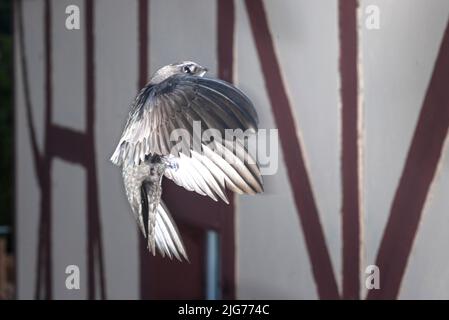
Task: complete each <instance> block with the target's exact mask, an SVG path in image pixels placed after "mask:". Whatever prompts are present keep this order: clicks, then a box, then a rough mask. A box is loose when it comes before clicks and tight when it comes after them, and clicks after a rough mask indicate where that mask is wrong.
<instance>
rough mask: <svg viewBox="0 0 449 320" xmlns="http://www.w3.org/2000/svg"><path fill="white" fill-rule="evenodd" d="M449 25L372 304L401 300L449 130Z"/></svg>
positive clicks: (411, 151) (379, 261) (378, 261)
mask: <svg viewBox="0 0 449 320" xmlns="http://www.w3.org/2000/svg"><path fill="white" fill-rule="evenodd" d="M448 83H449V21H448V24H447V26H446V30H445V32H444V35H443V39H442V42H441V46H440V49H439V53H438V57H437V59H436V62H435V66H434V69H433V73H432V77H431V80H430V82H429V86H428V88H427V92H426V95H425V99H424V102H423V105H422V108H421V112H420V114H419V118H418V122H417V125H416V129H415V132H414V135H413V138H412V142H411V145H410V148H409V151H408V155H407V159H406V161H405V166H404V169H403V171H402V175H401V178H400V181H399V185H398V188H397V190H396V194H395V197H394V200H393V204H392V207H391V211H390V217H389V219H388V222H387V226H386V228H385V231H384V234H383V238H382V242H381V244H380V248H379V252H378V254H377V259H376V265H377V266H378V267H379V269H380V274H381V276H380V289H379V290H371V291H370V292H369V293H368V295H367V298H368V299H395V298H397V297H398V294H399V289H400V286H401V282H402V278H403V276H404V273H405V269H406V266H407V262H408V258H409V256H410V252H411V249H412V246H413V241H414V239H415V236H416V232H417V230H418V225H419V222H420V220H421V215H422V211H423V207H424V204H425V201H426V198H427V195H428V193H429V189H430V185H431V183H432V181H433V179H434V176H435V172H436V169H437V166H438V162H439V160H440V157H441V153H442V149H443V144H444V141H445V139H446V137H447V133H448V127H449V90H448Z"/></svg>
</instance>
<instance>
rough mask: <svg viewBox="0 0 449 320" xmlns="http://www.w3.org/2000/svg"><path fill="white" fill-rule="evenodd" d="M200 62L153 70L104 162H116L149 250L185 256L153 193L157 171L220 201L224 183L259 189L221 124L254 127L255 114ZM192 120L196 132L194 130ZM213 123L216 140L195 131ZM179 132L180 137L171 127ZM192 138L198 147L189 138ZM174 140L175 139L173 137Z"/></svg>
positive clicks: (255, 169)
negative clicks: (109, 160)
mask: <svg viewBox="0 0 449 320" xmlns="http://www.w3.org/2000/svg"><path fill="white" fill-rule="evenodd" d="M206 72H207V69H206V68H204V67H202V66H200V65H199V64H197V63H194V62H191V61H184V62H181V63H174V64H170V65H167V66H164V67H162V68H160V69H159V70H157V71H156V72H155V73H154V75H153V76H152V77H151V79H150V81H149V82H148V84H147V85H146V86H145V87H144V88H143V89H142V90H141V91H140V92H139V93H138V94H137V96H136V98H135V100H134V102H133V103H132V105H131V110H130V112H129V116H128V120H127V122H126V125H125V128H124V130H123V133H122V136H121V138H120V141H119V143H118V145H117V147H116V149H115V151H114V153H113V155H112V157H111V161H112V162H113V163H114V164H115V165H117V166H120V167H121V168H122V175H123V181H124V185H125V191H126V195H127V198H128V201H129V203H130V205H131V209H132V212H133V215H134V218H135V219H136V221H137V224H138V226H139V228H140V230H141V231H142V233H143V235H144V236H145V237H146V238H147V243H148V249H149V251H151V253H152V254H153V255H155V253H156V248H157V249H158V251H159V252H160V253H161V255H162V256H165V255H167V256H169V257H170V258H172V257H176V258H177V259H178V260H182V258H184V259H186V260H188V256H187V252H186V249H185V247H184V244H183V241H182V238H181V236H180V234H179V231H178V229H177V227H176V224H175V222H174V220H173V218H172V216H171V215H170V212H169V211H168V209H167V207H166V205H165V204H164V202H163V201H162V199H161V195H162V187H161V182H162V179H163V177H164V176H165V177H166V178H168V179H171V180H173V181H174V182H175V183H176V184H177V185H179V186H182V187H184V188H186V189H187V190H190V191H195V192H197V193H199V194H201V195H204V196H209V197H210V198H212V199H213V200H215V201H218V199H221V200H223V201H224V202H226V203H229V202H228V199H227V197H226V193H225V190H226V188H228V189H230V190H232V191H234V192H236V193H240V194H256V193H260V192H262V191H263V182H262V177H261V173H260V170H259V165H258V163H257V161H255V160H254V159H253V158H252V157H251V155H250V154H249V152H248V150H247V148H246V147H245V144H244V141H243V138H242V137H241V136H240V137H238V136H237V137H236V138H235V139H232V140H230V139H226V135H225V131H226V130H229V129H233V130H237V132H253V133H254V132H256V131H257V125H258V117H257V113H256V111H255V109H254V106H253V104H252V103H251V101H250V100H249V98H248V97H247V96H246V95H245V94H244V93H243V92H241V91H240V90H239V89H237V88H236V87H235V86H233V85H232V84H230V83H227V82H225V81H222V80H219V79H212V78H206V77H203V76H204V75H205V74H206ZM195 122H199V123H200V132H199V133H198V132H197V133H195V130H194V127H195ZM208 129H209V130H216V131H215V132H218V133H220V134H221V135H222V137H224V138H223V139H222V140H221V141H217V140H215V139H211V141H208V142H206V141H203V139H201V137H198V135H202V134H203V133H205V132H206V130H208ZM238 130H241V131H238ZM176 132H181V133H182V134H181V135H180V136H179V137H180V138H181V139H178V140H176V139H173V137H172V133H176ZM195 139H199V140H196V141H199V148H195V147H194V145H195V142H194V143H193V144H192V143H191V142H192V140H194V141H195ZM179 140H180V141H179Z"/></svg>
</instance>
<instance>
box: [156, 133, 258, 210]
mask: <svg viewBox="0 0 449 320" xmlns="http://www.w3.org/2000/svg"><path fill="white" fill-rule="evenodd" d="M202 150H203V151H202V152H197V151H192V152H191V155H190V156H187V155H184V154H183V153H180V156H179V157H175V156H169V158H168V161H169V162H170V166H169V167H167V168H166V169H165V172H164V175H165V176H166V177H167V178H169V179H171V180H173V181H174V182H175V183H176V184H177V185H179V186H182V187H184V188H185V189H187V190H189V191H195V192H197V193H199V194H201V195H204V196H206V195H207V196H209V197H211V198H212V199H213V200H215V201H217V200H218V198H217V197H219V198H221V199H222V200H223V201H225V202H226V203H229V201H228V199H227V197H226V194H225V189H226V188H228V189H230V190H232V191H234V192H237V193H240V194H243V193H247V194H255V193H260V192H262V191H263V184H262V176H261V174H260V169H259V166H258V164H257V162H256V161H255V160H254V159H253V158H252V157H251V155H250V154H249V153H248V151H247V150H246V148H245V147H244V146H243V144H241V143H240V142H239V141H238V140H237V141H236V142H235V144H233V143H232V142H229V141H224V143H223V144H219V143H217V144H213V145H211V144H209V145H204V144H203V145H202Z"/></svg>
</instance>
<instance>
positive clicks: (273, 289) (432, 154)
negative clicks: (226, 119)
mask: <svg viewBox="0 0 449 320" xmlns="http://www.w3.org/2000/svg"><path fill="white" fill-rule="evenodd" d="M73 6H75V9H74V7H73ZM0 14H1V22H0V28H1V29H0V32H1V34H0V45H1V49H0V50H1V51H0V94H1V109H0V121H1V123H0V130H1V136H0V138H1V195H0V196H1V203H2V206H1V214H0V297H1V298H17V299H160V298H169V299H177V298H191V299H339V298H342V299H365V298H368V299H410V298H412V299H413V298H416V299H448V298H449V271H448V270H449V268H448V267H449V252H448V250H447V243H448V242H449V233H448V232H447V230H448V228H449V219H448V216H447V214H448V211H449V198H448V197H447V196H446V195H447V192H448V190H449V158H448V156H449V155H448V152H449V151H448V148H447V143H446V141H447V131H448V130H447V129H448V126H449V90H447V84H448V83H449V31H448V27H447V26H448V18H449V2H447V1H446V0H428V1H423V0H397V1H388V0H359V1H357V0H332V1H330V0H320V1H316V0H284V1H274V0H263V1H262V0H246V1H243V0H242V1H240V0H235V1H232V0H188V1H185V0H164V1H162V0H129V1H119V0H58V1H56V0H15V1H6V0H3V1H1V3H0ZM77 18H79V28H78V27H76V23H75V22H76V21H77V20H76V19H77ZM74 19H75V20H74ZM13 39H14V40H13ZM183 60H193V61H195V62H197V63H199V64H201V65H203V66H206V67H207V68H208V69H209V70H210V75H211V76H216V77H219V78H221V79H225V80H227V81H229V82H233V83H234V84H235V85H237V86H238V87H239V88H241V89H242V90H243V91H244V92H245V93H247V95H248V96H249V97H250V98H251V99H252V100H253V102H254V104H255V106H256V109H257V111H258V114H259V118H260V128H262V129H277V130H278V131H277V132H278V137H279V146H278V148H274V150H272V153H273V154H272V156H273V158H272V159H277V161H278V162H277V163H278V165H277V171H276V172H275V174H273V175H269V176H265V177H264V181H265V193H264V194H261V195H257V196H233V197H232V201H231V204H230V205H225V204H223V203H215V202H213V201H212V200H210V199H206V198H205V197H202V196H200V195H197V194H193V193H191V192H188V191H186V190H182V189H181V188H179V187H177V186H175V185H174V184H173V183H171V182H169V181H164V185H163V188H164V195H163V197H164V201H165V203H166V204H167V206H168V208H169V209H170V211H171V212H172V214H173V215H174V217H175V220H176V222H177V224H178V226H179V229H180V231H181V234H182V237H183V239H184V241H185V242H186V245H187V250H188V252H189V256H190V263H180V262H178V261H170V260H169V259H163V258H161V257H159V256H157V257H152V256H151V255H150V254H149V253H148V252H147V251H146V250H145V244H144V243H143V241H142V240H143V239H142V237H141V236H140V234H139V233H138V230H137V227H136V224H135V222H134V220H133V218H132V215H131V212H130V208H129V205H128V203H127V201H126V198H125V193H124V190H123V186H122V181H121V174H120V171H119V169H118V168H116V167H114V166H113V165H112V163H110V161H109V158H110V155H111V153H112V152H113V150H114V148H115V145H116V143H117V141H118V139H119V137H120V133H121V131H122V128H123V125H124V123H125V120H126V117H127V113H128V111H129V105H130V103H131V101H132V100H133V98H134V96H135V94H136V92H138V90H139V88H141V87H142V86H143V85H144V84H145V83H146V82H147V81H148V79H149V77H150V75H151V74H152V73H153V72H154V71H155V70H157V69H158V68H159V67H161V66H164V65H166V64H169V63H173V62H176V61H183ZM13 94H14V96H13ZM267 143H268V141H267ZM13 150H14V152H13ZM273 161H275V160H273ZM13 261H15V263H13ZM69 266H76V267H77V268H78V269H79V282H80V287H79V289H71V288H68V287H67V285H66V279H67V277H68V276H69V272H68V271H67V270H68V269H67V267H69ZM373 266H374V267H373ZM373 270H374V271H373ZM373 272H374V273H373ZM369 276H374V277H375V278H374V280H373V278H370V277H369Z"/></svg>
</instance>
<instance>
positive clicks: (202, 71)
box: [198, 67, 208, 77]
mask: <svg viewBox="0 0 449 320" xmlns="http://www.w3.org/2000/svg"><path fill="white" fill-rule="evenodd" d="M207 71H208V69H207V68H204V67H203V68H202V70H201V72H200V73H199V74H198V75H199V76H200V77H202V76H204V75H205V74H206V72H207Z"/></svg>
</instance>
